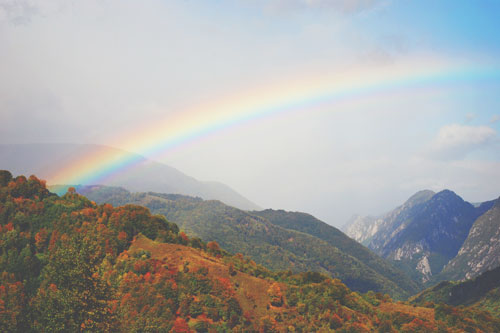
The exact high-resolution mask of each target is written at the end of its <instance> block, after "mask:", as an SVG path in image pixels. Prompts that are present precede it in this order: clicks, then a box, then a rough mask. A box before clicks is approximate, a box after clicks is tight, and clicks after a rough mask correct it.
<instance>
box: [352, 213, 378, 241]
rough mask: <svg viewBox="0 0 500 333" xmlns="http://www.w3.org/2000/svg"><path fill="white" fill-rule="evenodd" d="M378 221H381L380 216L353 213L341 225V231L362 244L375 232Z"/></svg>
mask: <svg viewBox="0 0 500 333" xmlns="http://www.w3.org/2000/svg"><path fill="white" fill-rule="evenodd" d="M380 222H382V219H381V218H377V217H373V216H360V215H354V216H353V217H351V219H350V220H349V221H347V223H346V224H345V225H344V226H343V227H342V231H344V232H345V234H346V235H347V236H349V237H351V238H352V239H354V240H356V241H358V242H359V243H362V244H363V243H364V242H365V241H367V240H369V239H370V238H371V237H372V236H373V235H375V234H376V233H377V231H378V225H379V223H380Z"/></svg>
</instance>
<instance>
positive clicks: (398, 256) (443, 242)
mask: <svg viewBox="0 0 500 333" xmlns="http://www.w3.org/2000/svg"><path fill="white" fill-rule="evenodd" d="M497 205H498V200H497V204H495V201H487V202H484V203H481V204H478V205H472V204H470V203H468V202H466V201H464V200H463V199H462V198H460V197H459V196H458V195H457V194H455V193H454V192H452V191H450V190H443V191H441V192H438V193H434V192H432V191H421V192H418V193H416V194H415V195H413V196H412V197H411V198H409V199H408V200H407V201H406V202H405V203H404V204H403V205H401V206H400V207H398V208H396V209H394V210H393V211H391V212H389V213H387V214H385V215H383V216H381V217H378V218H374V217H367V218H362V217H358V218H356V219H355V220H353V221H350V222H351V224H349V225H346V226H345V227H344V230H345V231H346V233H347V234H348V235H349V236H351V237H352V238H354V239H356V240H358V241H360V242H362V243H363V244H365V245H366V246H368V248H370V249H372V250H374V251H375V252H376V253H378V254H379V255H381V256H382V257H384V258H387V259H390V260H392V261H393V262H394V263H396V264H397V265H398V267H400V268H402V269H404V270H405V271H406V272H408V273H409V274H411V275H412V276H413V278H414V279H415V280H420V281H422V282H428V281H439V280H443V279H445V278H447V277H452V278H454V279H463V278H470V277H473V276H477V275H478V274H479V273H482V272H484V271H486V270H488V269H492V268H494V267H495V266H496V258H497V257H498V255H499V254H500V253H499V249H498V244H497V242H496V241H495V240H496V238H495V237H496V233H497V232H496V231H497V229H498V223H499V222H498V208H497ZM487 235H489V236H487ZM489 237H490V238H489ZM466 239H467V240H466ZM455 257H456V258H455ZM445 266H446V268H445ZM443 268H444V269H443ZM441 272H442V274H440V273H441Z"/></svg>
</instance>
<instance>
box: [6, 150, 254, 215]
mask: <svg viewBox="0 0 500 333" xmlns="http://www.w3.org/2000/svg"><path fill="white" fill-rule="evenodd" d="M95 151H99V152H100V154H102V155H103V156H107V155H108V156H122V157H129V156H130V157H134V159H136V160H138V161H139V163H137V164H136V165H134V166H132V167H130V168H126V169H125V170H122V171H120V172H117V173H116V174H114V175H113V177H110V178H108V179H106V180H104V181H102V183H101V184H99V185H110V186H122V187H124V188H126V189H128V190H130V191H156V192H161V193H178V194H185V195H190V196H199V197H201V198H203V199H207V200H209V199H215V200H220V201H222V202H224V203H226V204H228V205H231V206H234V207H238V208H240V209H245V210H254V209H260V208H259V206H257V205H256V204H254V203H253V202H251V201H250V200H248V199H246V198H245V197H243V196H242V195H240V194H239V193H237V192H236V191H234V190H233V189H231V188H230V187H229V186H227V185H224V184H222V183H219V182H207V181H199V180H197V179H195V178H193V177H190V176H187V175H185V174H184V173H182V172H181V171H179V170H177V169H175V168H172V167H170V166H168V165H165V164H162V163H158V162H154V161H151V160H148V159H146V158H144V157H142V156H139V155H137V154H132V153H129V152H126V151H123V150H120V149H115V148H111V147H107V146H101V145H89V144H0V169H6V170H10V171H11V172H12V173H14V174H26V175H32V174H36V175H38V176H39V177H40V178H42V179H47V178H48V177H49V176H50V175H51V174H52V173H53V172H54V171H55V170H57V169H58V168H60V167H61V166H63V165H67V164H70V163H72V162H74V161H77V160H78V159H79V158H81V157H82V156H85V155H87V154H92V153H93V152H95ZM52 185H54V184H52ZM70 185H97V184H70ZM66 188H67V186H66V187H64V186H61V187H59V188H56V187H52V190H53V191H56V192H59V193H64V192H66V191H65V190H66Z"/></svg>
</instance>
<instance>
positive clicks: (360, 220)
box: [343, 190, 435, 247]
mask: <svg viewBox="0 0 500 333" xmlns="http://www.w3.org/2000/svg"><path fill="white" fill-rule="evenodd" d="M434 194H435V193H434V192H432V191H430V190H424V191H419V192H417V193H415V194H414V195H413V196H411V197H410V198H409V199H408V200H407V201H406V202H405V203H404V204H403V205H401V206H399V207H397V208H396V209H394V210H392V211H390V212H388V213H386V214H384V215H382V216H378V217H373V216H359V215H355V216H353V217H352V218H351V220H350V221H348V222H347V223H346V225H345V226H344V228H343V230H344V232H345V233H346V234H347V235H348V236H349V237H351V238H352V239H355V240H357V241H358V242H360V243H363V244H369V243H372V244H373V245H372V246H375V247H380V246H382V244H384V243H385V241H386V240H387V239H390V238H391V235H392V234H393V233H394V232H396V233H397V230H398V228H401V223H402V222H404V220H405V219H406V218H407V217H408V215H409V214H411V213H410V211H411V209H412V208H413V207H415V206H417V205H419V204H421V203H423V202H425V201H427V200H429V199H430V198H431V197H432V196H433V195H434Z"/></svg>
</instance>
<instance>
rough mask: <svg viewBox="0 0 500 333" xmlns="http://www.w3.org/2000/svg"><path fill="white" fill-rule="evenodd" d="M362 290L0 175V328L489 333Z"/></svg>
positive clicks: (481, 323) (457, 312)
mask: <svg viewBox="0 0 500 333" xmlns="http://www.w3.org/2000/svg"><path fill="white" fill-rule="evenodd" d="M450 309H451V311H442V310H441V309H440V308H438V307H436V308H433V307H415V306H409V305H407V304H403V303H394V302H392V301H391V299H390V297H389V296H388V295H383V294H380V293H378V294H376V293H373V292H369V293H367V294H364V295H361V294H359V293H357V292H352V291H351V290H349V289H348V288H347V287H346V286H345V285H344V284H343V283H341V281H339V280H336V279H330V278H328V277H326V276H324V275H322V274H319V273H307V272H306V273H300V274H293V273H292V272H290V271H284V272H271V271H269V270H267V269H265V268H263V267H261V266H259V265H257V264H255V262H253V261H252V260H250V259H248V258H245V257H244V256H242V255H241V254H236V255H231V254H229V253H227V252H226V251H224V250H222V249H221V248H220V247H219V245H218V244H217V243H216V242H209V243H204V242H203V241H201V240H200V239H198V238H195V237H189V236H188V235H186V234H185V233H183V232H179V229H178V227H177V226H176V225H175V224H173V223H170V222H168V221H167V220H166V219H165V218H164V217H162V216H158V215H152V214H151V213H150V212H149V210H148V209H147V208H144V207H140V206H134V205H126V206H123V207H113V206H112V205H110V204H102V205H97V204H96V203H94V202H92V201H90V200H88V199H87V198H85V197H83V196H81V195H79V194H77V193H75V191H74V189H70V190H69V191H68V193H66V194H65V195H64V196H62V197H59V196H57V195H54V194H51V193H50V192H49V191H48V190H47V189H46V187H45V184H44V182H43V181H40V180H39V179H37V178H36V177H34V176H31V177H29V179H27V178H26V177H24V176H18V177H16V178H12V175H11V174H10V173H9V172H7V171H0V331H2V332H39V331H42V332H68V331H69V332H84V331H85V332H89V331H114V332H115V331H118V332H168V331H170V332H195V331H196V332H225V331H229V330H233V331H262V332H286V331H289V332H294V331H298V332H312V331H328V330H330V331H337V332H374V331H375V332H395V331H401V332H416V331H420V332H434V331H441V332H457V331H476V332H478V331H479V330H481V331H484V332H494V331H499V330H500V320H499V319H495V318H494V317H492V316H491V314H490V313H489V312H486V311H479V310H478V309H474V308H452V307H450Z"/></svg>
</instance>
